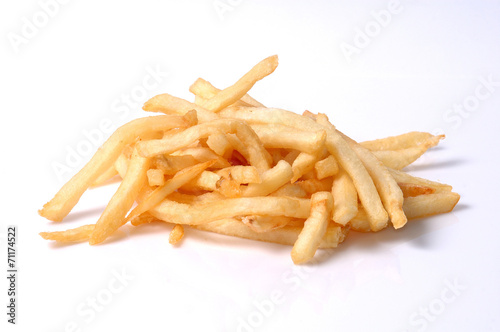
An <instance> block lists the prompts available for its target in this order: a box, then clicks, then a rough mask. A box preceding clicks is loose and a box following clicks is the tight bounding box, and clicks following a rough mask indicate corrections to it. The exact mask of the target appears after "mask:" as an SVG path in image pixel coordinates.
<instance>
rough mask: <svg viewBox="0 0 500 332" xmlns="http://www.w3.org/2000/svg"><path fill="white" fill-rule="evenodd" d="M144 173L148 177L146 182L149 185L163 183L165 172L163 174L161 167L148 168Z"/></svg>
mask: <svg viewBox="0 0 500 332" xmlns="http://www.w3.org/2000/svg"><path fill="white" fill-rule="evenodd" d="M146 175H147V177H148V184H149V185H150V186H151V187H155V186H163V185H164V184H165V174H163V171H162V170H161V169H157V168H150V169H148V171H147V172H146Z"/></svg>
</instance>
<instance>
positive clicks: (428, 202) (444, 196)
mask: <svg viewBox="0 0 500 332" xmlns="http://www.w3.org/2000/svg"><path fill="white" fill-rule="evenodd" d="M459 199H460V195H459V194H457V193H452V192H441V193H435V194H429V195H420V196H416V197H408V198H405V201H404V203H403V210H404V211H405V214H406V216H407V218H408V220H412V219H418V218H425V217H430V216H433V215H436V214H440V213H447V212H450V211H452V210H453V208H454V207H455V205H456V204H457V203H458V201H459ZM350 224H351V229H352V230H354V231H356V232H363V233H366V232H370V231H371V230H370V224H369V222H368V220H367V217H366V213H365V211H364V210H363V209H362V208H360V210H359V213H358V215H357V216H356V217H355V218H353V220H351V222H350Z"/></svg>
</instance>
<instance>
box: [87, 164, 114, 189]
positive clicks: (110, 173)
mask: <svg viewBox="0 0 500 332" xmlns="http://www.w3.org/2000/svg"><path fill="white" fill-rule="evenodd" d="M117 175H118V171H117V170H116V168H115V166H114V165H111V167H110V168H108V169H107V170H106V171H104V173H102V174H101V175H99V177H97V179H96V180H95V181H94V183H92V184H91V185H90V188H97V187H101V186H104V185H106V184H108V183H110V180H111V179H112V178H114V177H115V176H117Z"/></svg>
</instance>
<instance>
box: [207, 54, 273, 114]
mask: <svg viewBox="0 0 500 332" xmlns="http://www.w3.org/2000/svg"><path fill="white" fill-rule="evenodd" d="M276 67H278V56H277V55H273V56H270V57H268V58H266V59H264V60H262V61H260V62H259V63H258V64H256V65H255V66H254V67H253V68H252V69H250V71H248V72H247V73H246V74H245V75H243V76H242V77H241V78H240V79H239V80H238V81H237V82H236V83H234V84H233V85H231V86H230V87H227V88H225V89H224V90H221V91H220V92H218V93H217V94H216V95H215V96H214V97H212V98H210V99H208V100H207V101H206V102H204V103H203V104H202V106H203V107H204V108H205V109H207V110H209V111H212V112H215V113H217V112H219V111H220V110H222V109H224V108H225V107H227V106H229V105H231V104H233V103H235V102H236V101H238V100H239V99H241V98H242V97H243V96H244V95H245V94H246V93H247V92H248V91H249V90H250V89H251V88H252V87H253V86H254V84H255V83H257V82H258V81H260V80H261V79H263V78H264V77H266V76H268V75H270V74H271V73H272V72H274V70H275V69H276Z"/></svg>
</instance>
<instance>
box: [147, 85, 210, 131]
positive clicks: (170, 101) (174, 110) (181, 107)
mask: <svg viewBox="0 0 500 332" xmlns="http://www.w3.org/2000/svg"><path fill="white" fill-rule="evenodd" d="M142 109H143V110H145V111H147V112H161V113H165V114H168V115H172V114H174V115H184V114H186V113H187V112H189V111H191V110H196V113H197V115H198V120H199V122H200V123H203V122H207V121H211V120H215V119H218V118H219V116H218V115H217V114H215V113H213V112H210V111H208V110H206V109H205V108H203V107H202V106H200V105H196V104H194V103H190V102H189V101H187V100H184V99H182V98H178V97H174V96H171V95H169V94H168V93H163V94H161V95H157V96H154V97H153V98H151V99H149V100H148V101H146V102H145V103H144V106H143V107H142ZM173 128H175V127H173Z"/></svg>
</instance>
